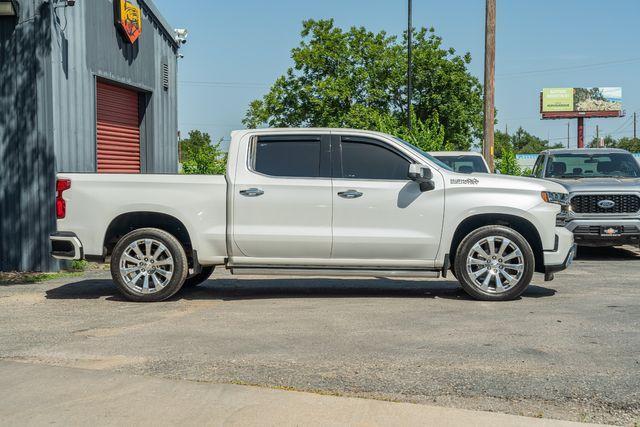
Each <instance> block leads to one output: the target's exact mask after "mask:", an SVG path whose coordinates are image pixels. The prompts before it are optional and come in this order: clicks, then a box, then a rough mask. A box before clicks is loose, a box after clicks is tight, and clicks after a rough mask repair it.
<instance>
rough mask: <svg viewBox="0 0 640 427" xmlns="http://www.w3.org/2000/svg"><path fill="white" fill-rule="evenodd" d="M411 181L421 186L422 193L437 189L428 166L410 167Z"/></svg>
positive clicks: (414, 165) (412, 165)
mask: <svg viewBox="0 0 640 427" xmlns="http://www.w3.org/2000/svg"><path fill="white" fill-rule="evenodd" d="M409 179H410V180H412V181H415V182H416V183H418V184H419V185H420V191H422V192H423V193H424V192H425V191H431V190H433V189H434V188H435V185H434V184H433V180H432V179H433V172H432V171H431V168H429V166H427V165H420V164H411V165H409Z"/></svg>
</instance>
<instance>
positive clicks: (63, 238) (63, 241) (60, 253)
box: [49, 231, 84, 260]
mask: <svg viewBox="0 0 640 427" xmlns="http://www.w3.org/2000/svg"><path fill="white" fill-rule="evenodd" d="M49 242H50V243H51V256H52V257H54V258H55V259H61V260H78V259H83V258H84V249H83V247H82V242H80V239H78V236H76V235H75V233H71V232H68V231H58V232H57V233H53V234H51V235H49Z"/></svg>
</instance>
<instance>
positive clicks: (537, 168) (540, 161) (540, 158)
mask: <svg viewBox="0 0 640 427" xmlns="http://www.w3.org/2000/svg"><path fill="white" fill-rule="evenodd" d="M543 164H544V156H538V159H537V160H536V164H535V165H534V166H533V175H535V176H537V177H538V178H542V165H543Z"/></svg>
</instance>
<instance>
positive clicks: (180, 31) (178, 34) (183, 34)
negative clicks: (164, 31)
mask: <svg viewBox="0 0 640 427" xmlns="http://www.w3.org/2000/svg"><path fill="white" fill-rule="evenodd" d="M173 32H174V33H175V40H176V43H179V44H185V43H187V37H188V36H189V30H186V29H184V28H176V29H175V30H173Z"/></svg>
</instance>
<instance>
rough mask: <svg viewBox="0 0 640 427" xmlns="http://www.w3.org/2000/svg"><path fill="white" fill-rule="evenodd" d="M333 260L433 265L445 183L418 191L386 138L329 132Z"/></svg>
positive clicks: (406, 165) (438, 180)
mask: <svg viewBox="0 0 640 427" xmlns="http://www.w3.org/2000/svg"><path fill="white" fill-rule="evenodd" d="M332 140H333V142H332V144H333V148H332V150H333V175H334V180H333V203H334V207H333V250H332V258H335V259H345V260H347V259H349V260H353V259H357V260H358V262H357V263H358V264H360V265H363V266H372V267H373V266H379V267H382V266H395V267H403V266H404V267H425V266H427V267H428V266H432V265H433V261H434V260H435V258H436V256H437V253H438V249H439V246H440V237H441V234H442V223H443V215H444V183H443V178H442V176H441V175H440V174H439V173H438V172H437V171H436V170H434V171H433V175H434V177H433V179H434V183H435V189H434V190H432V191H427V192H424V193H423V192H420V189H419V185H418V184H416V183H415V182H413V181H411V180H409V178H408V171H409V164H410V163H412V162H414V161H413V160H412V159H411V158H409V157H407V155H406V154H405V153H403V152H402V151H400V150H398V149H397V148H395V147H394V146H392V145H391V144H388V143H387V142H385V141H382V140H377V139H373V138H368V137H366V138H365V137H357V136H353V137H351V136H340V135H334V136H333V138H332Z"/></svg>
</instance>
